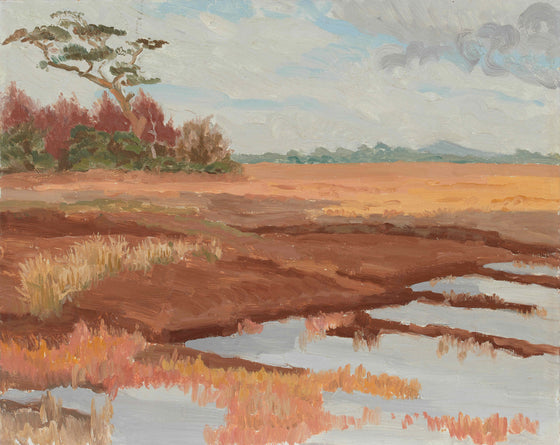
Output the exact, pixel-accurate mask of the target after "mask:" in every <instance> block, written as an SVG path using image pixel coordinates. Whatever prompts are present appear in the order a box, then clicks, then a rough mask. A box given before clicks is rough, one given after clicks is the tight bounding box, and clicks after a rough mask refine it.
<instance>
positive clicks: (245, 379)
mask: <svg viewBox="0 0 560 445" xmlns="http://www.w3.org/2000/svg"><path fill="white" fill-rule="evenodd" d="M145 346H146V343H145V341H144V340H143V338H142V337H141V336H140V335H139V334H127V333H123V332H120V333H115V332H110V331H109V330H108V329H107V328H106V327H105V326H103V325H102V326H101V327H100V328H99V329H98V330H97V331H93V330H90V329H88V328H87V327H86V326H85V324H84V323H79V324H78V325H76V328H75V330H74V332H73V333H72V335H71V336H70V338H69V340H68V342H67V343H66V344H63V345H60V346H58V347H53V348H49V347H47V344H46V343H45V342H44V341H42V340H37V341H36V342H34V344H33V345H31V346H30V347H26V346H23V345H21V344H18V343H16V342H14V341H7V342H0V368H2V370H3V371H4V372H7V373H8V374H10V375H11V376H12V377H14V378H15V379H20V380H24V381H30V380H31V381H33V382H34V384H35V385H36V387H42V388H48V387H55V386H59V385H69V384H72V385H73V386H80V385H83V386H95V387H101V388H103V389H104V390H105V391H107V392H108V393H109V394H111V395H112V396H115V395H116V393H117V391H118V389H120V388H125V387H141V386H146V387H149V386H152V387H160V386H163V387H169V386H178V387H180V388H182V389H183V391H184V392H185V393H188V392H190V393H191V397H192V400H193V401H196V402H198V403H199V404H201V405H205V404H207V403H210V402H214V403H216V405H217V406H218V407H220V408H227V415H226V424H225V425H224V426H222V427H219V428H217V429H215V430H212V429H210V428H207V430H206V432H205V437H206V439H207V441H209V442H210V443H217V444H229V443H238V444H265V443H270V442H274V443H278V442H288V443H296V442H302V441H305V440H306V439H307V438H309V437H311V436H312V435H314V434H319V433H321V432H324V431H328V430H330V429H333V428H340V429H345V428H348V427H358V428H359V427H361V426H363V425H364V424H366V423H374V424H375V423H379V418H380V413H379V412H378V411H377V410H369V409H364V411H363V413H362V416H361V417H353V416H336V415H333V414H331V413H329V412H327V411H325V410H324V408H323V391H330V392H333V391H337V390H342V391H346V392H353V391H360V392H363V393H367V394H371V395H378V396H381V397H384V398H387V399H389V398H416V397H418V394H419V390H420V384H419V383H418V381H417V380H412V381H410V382H408V381H407V380H404V379H400V378H399V377H395V376H388V375H386V374H381V375H379V376H375V375H371V374H370V373H368V372H366V371H365V369H364V368H363V367H361V366H359V367H358V368H356V369H355V371H354V372H353V373H352V372H351V368H350V366H349V365H348V366H346V367H344V368H340V369H338V370H336V371H326V372H319V373H314V372H311V371H306V372H304V373H302V374H296V373H279V372H277V371H266V370H264V369H261V370H260V371H258V372H250V371H247V370H246V369H244V368H229V369H218V368H209V367H207V366H206V365H205V364H204V363H203V362H202V360H201V359H200V358H198V359H196V360H192V359H176V358H174V357H170V358H162V359H161V360H160V362H159V363H144V362H137V361H134V359H133V357H134V356H135V355H137V354H138V353H139V352H140V351H142V350H143V349H144V348H145Z"/></svg>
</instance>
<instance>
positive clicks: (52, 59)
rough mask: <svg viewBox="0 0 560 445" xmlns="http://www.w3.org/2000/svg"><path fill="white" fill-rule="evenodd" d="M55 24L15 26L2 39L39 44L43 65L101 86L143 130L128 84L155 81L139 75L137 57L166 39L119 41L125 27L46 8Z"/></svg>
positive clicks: (133, 125)
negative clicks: (116, 40) (111, 41)
mask: <svg viewBox="0 0 560 445" xmlns="http://www.w3.org/2000/svg"><path fill="white" fill-rule="evenodd" d="M51 18H52V19H53V21H54V22H55V23H56V24H54V25H42V26H37V27H35V29H33V30H32V31H28V30H27V29H25V28H21V29H18V30H16V31H14V32H13V33H12V34H11V35H10V36H9V37H8V38H7V39H6V40H4V42H3V45H7V44H9V43H13V42H21V43H26V44H28V45H31V46H35V47H37V48H38V49H40V50H41V52H42V55H43V60H41V61H40V62H39V67H40V68H42V69H49V68H56V69H60V70H64V71H68V72H71V73H76V75H78V76H80V77H82V78H84V79H87V80H89V81H90V82H93V83H95V84H96V85H99V86H101V87H103V88H106V89H107V90H108V91H109V92H110V93H111V94H112V95H113V96H114V97H115V99H116V100H117V102H118V104H119V106H120V108H121V110H122V112H123V114H124V116H125V117H126V118H127V119H128V121H129V122H130V126H131V128H132V131H133V132H134V134H135V135H137V136H138V137H140V136H141V135H142V133H143V132H144V128H145V126H146V122H147V119H146V117H145V116H137V115H136V114H135V113H134V112H133V110H132V106H131V100H132V98H133V97H134V94H132V93H130V92H128V93H127V92H126V88H127V87H132V86H135V85H141V84H151V83H157V82H159V81H160V80H159V79H158V78H148V77H144V75H143V74H142V70H141V69H140V66H139V65H138V58H139V57H140V55H141V54H142V53H143V52H144V50H155V49H159V48H162V47H163V45H165V44H167V43H168V42H166V41H165V40H153V39H149V38H139V39H136V40H134V41H123V40H124V36H126V31H124V30H122V29H117V28H114V27H112V26H106V25H94V24H90V23H88V22H87V21H86V20H85V19H84V17H83V14H82V13H79V12H73V11H59V12H55V13H54V14H51ZM114 38H120V40H121V45H120V46H117V47H115V48H113V47H111V46H109V45H108V41H109V39H114Z"/></svg>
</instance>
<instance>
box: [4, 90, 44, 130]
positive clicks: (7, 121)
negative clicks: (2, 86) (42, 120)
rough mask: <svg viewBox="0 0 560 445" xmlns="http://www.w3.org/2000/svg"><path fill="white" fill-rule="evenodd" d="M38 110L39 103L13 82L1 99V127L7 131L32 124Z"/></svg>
mask: <svg viewBox="0 0 560 445" xmlns="http://www.w3.org/2000/svg"><path fill="white" fill-rule="evenodd" d="M38 108H39V107H38V105H37V103H36V102H35V101H33V99H31V98H30V97H29V96H28V95H27V94H25V92H24V91H23V90H20V89H19V88H18V87H17V86H16V83H15V82H12V83H10V85H9V86H8V88H7V89H6V91H5V92H4V93H3V94H2V96H1V97H0V127H1V128H2V130H3V131H6V130H9V129H10V128H13V127H15V126H17V125H19V124H23V123H26V122H30V121H32V120H33V118H34V116H35V114H36V113H37V109H38Z"/></svg>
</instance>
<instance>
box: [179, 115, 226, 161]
mask: <svg viewBox="0 0 560 445" xmlns="http://www.w3.org/2000/svg"><path fill="white" fill-rule="evenodd" d="M211 119H212V116H208V117H206V118H204V119H195V120H192V121H189V122H186V123H185V124H184V125H183V128H182V130H181V135H180V136H179V138H178V140H177V144H176V145H175V158H176V159H178V160H185V161H188V162H190V163H192V164H198V165H202V166H207V165H210V164H214V163H216V162H218V161H229V160H230V156H231V153H232V151H231V149H230V148H229V141H228V140H227V139H226V138H225V137H224V135H223V133H222V130H221V128H220V127H219V126H218V125H217V124H215V123H213V122H212V121H211Z"/></svg>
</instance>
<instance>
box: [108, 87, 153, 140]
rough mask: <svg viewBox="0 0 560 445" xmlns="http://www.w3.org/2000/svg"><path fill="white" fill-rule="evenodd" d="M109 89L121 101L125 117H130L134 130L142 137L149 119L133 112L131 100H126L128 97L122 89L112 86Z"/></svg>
mask: <svg viewBox="0 0 560 445" xmlns="http://www.w3.org/2000/svg"><path fill="white" fill-rule="evenodd" d="M109 91H111V93H112V94H113V96H115V99H117V102H118V103H119V105H120V107H121V110H122V112H123V114H124V117H126V118H127V119H128V121H129V122H130V126H131V128H132V132H133V133H134V134H135V135H136V136H137V137H138V138H141V137H142V133H143V132H144V128H145V127H146V123H147V119H146V118H145V117H144V116H140V118H138V117H137V116H136V115H135V114H134V113H133V112H132V107H131V106H130V102H129V101H127V100H126V97H125V96H124V94H123V93H122V91H120V90H118V89H116V88H111V89H110V90H109Z"/></svg>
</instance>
